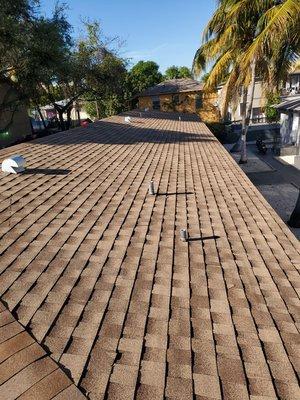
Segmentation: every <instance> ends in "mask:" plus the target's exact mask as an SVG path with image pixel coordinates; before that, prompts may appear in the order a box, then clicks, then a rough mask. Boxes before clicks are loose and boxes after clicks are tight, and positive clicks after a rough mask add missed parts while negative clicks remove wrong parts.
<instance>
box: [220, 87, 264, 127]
mask: <svg viewBox="0 0 300 400" xmlns="http://www.w3.org/2000/svg"><path fill="white" fill-rule="evenodd" d="M224 96H225V93H224V89H223V88H221V89H220V90H219V95H218V101H219V104H220V107H221V105H222V104H223V102H224ZM249 101H250V95H249V94H248V98H247V102H249ZM241 102H242V98H241V97H239V99H238V101H237V104H231V105H230V106H229V112H230V113H231V120H232V121H240V120H241V118H242V117H241V112H240V104H241ZM265 104H266V97H265V95H264V93H263V86H262V83H261V82H256V83H255V88H254V98H253V105H252V111H253V108H261V109H262V114H261V116H263V115H264V114H263V108H264V107H265ZM252 114H253V112H252ZM252 116H253V115H251V118H252Z"/></svg>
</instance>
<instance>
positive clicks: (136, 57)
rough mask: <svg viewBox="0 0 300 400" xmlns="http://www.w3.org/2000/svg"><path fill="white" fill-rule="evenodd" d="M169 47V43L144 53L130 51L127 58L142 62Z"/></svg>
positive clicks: (126, 54) (126, 55)
mask: <svg viewBox="0 0 300 400" xmlns="http://www.w3.org/2000/svg"><path fill="white" fill-rule="evenodd" d="M167 46H168V43H164V44H161V45H159V46H156V47H154V48H153V49H148V50H144V51H139V50H137V51H135V50H133V51H128V52H126V53H125V57H127V58H131V59H132V60H141V59H145V58H151V57H153V56H155V55H156V54H157V53H159V52H160V50H162V49H164V48H166V47H167Z"/></svg>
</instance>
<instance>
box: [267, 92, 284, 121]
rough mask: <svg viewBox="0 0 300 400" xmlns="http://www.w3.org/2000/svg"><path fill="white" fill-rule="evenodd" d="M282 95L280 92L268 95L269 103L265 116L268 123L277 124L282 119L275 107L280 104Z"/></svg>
mask: <svg viewBox="0 0 300 400" xmlns="http://www.w3.org/2000/svg"><path fill="white" fill-rule="evenodd" d="M280 101H281V100H280V94H279V93H278V92H275V93H274V92H269V93H267V102H266V106H265V114H266V118H267V121H268V122H277V121H279V119H280V113H279V112H278V110H277V109H276V108H274V105H276V104H279V103H280Z"/></svg>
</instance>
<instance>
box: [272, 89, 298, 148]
mask: <svg viewBox="0 0 300 400" xmlns="http://www.w3.org/2000/svg"><path fill="white" fill-rule="evenodd" d="M275 108H277V109H278V111H279V112H280V122H281V127H280V154H281V155H299V154H300V96H299V95H298V96H292V97H290V98H285V101H283V102H282V103H280V104H278V105H276V106H275Z"/></svg>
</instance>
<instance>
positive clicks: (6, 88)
mask: <svg viewBox="0 0 300 400" xmlns="http://www.w3.org/2000/svg"><path fill="white" fill-rule="evenodd" d="M31 134H32V130H31V126H30V121H29V116H28V113H27V108H26V106H25V105H24V104H23V103H22V102H21V101H20V100H19V96H18V92H17V91H16V89H15V88H14V87H13V86H11V85H10V83H9V82H7V81H1V82H0V147H7V146H9V145H11V144H13V143H16V142H18V141H22V140H24V139H25V138H26V137H27V136H30V135H31Z"/></svg>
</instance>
